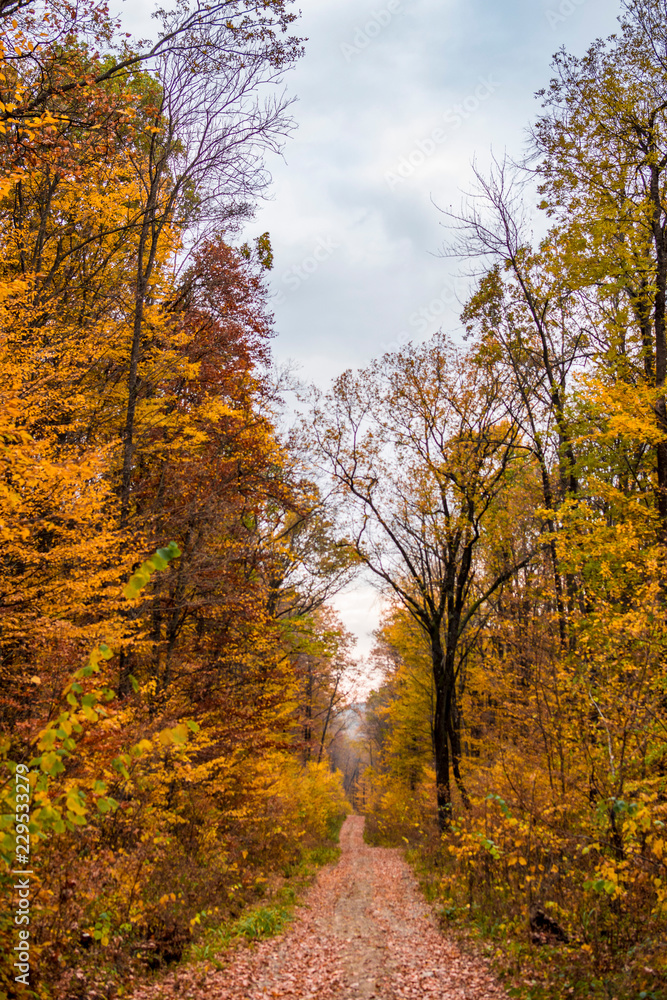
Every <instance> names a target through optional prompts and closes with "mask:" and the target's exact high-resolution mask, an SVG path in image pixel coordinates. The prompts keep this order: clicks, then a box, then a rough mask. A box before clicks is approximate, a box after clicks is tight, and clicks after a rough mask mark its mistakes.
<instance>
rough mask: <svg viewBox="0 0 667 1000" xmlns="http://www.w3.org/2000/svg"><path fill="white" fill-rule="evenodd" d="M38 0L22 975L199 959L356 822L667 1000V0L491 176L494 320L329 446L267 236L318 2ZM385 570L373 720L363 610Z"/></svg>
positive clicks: (27, 249) (1, 482)
mask: <svg viewBox="0 0 667 1000" xmlns="http://www.w3.org/2000/svg"><path fill="white" fill-rule="evenodd" d="M0 20H1V29H2V40H1V48H0V62H1V66H0V242H1V244H2V251H1V253H0V269H1V273H0V330H1V331H2V337H1V338H0V366H1V371H2V393H1V397H0V421H1V423H2V434H1V436H0V440H1V441H2V448H1V450H0V460H1V462H2V473H1V476H0V508H1V510H0V534H1V537H2V549H1V552H0V585H1V610H2V617H1V619H0V621H1V624H2V632H1V634H0V678H1V680H0V719H1V723H0V726H1V730H0V732H1V737H0V739H1V742H0V753H1V755H2V762H3V776H2V781H3V784H2V786H1V787H2V797H3V803H2V805H3V808H2V824H3V827H2V837H3V857H4V860H5V861H6V862H7V874H4V869H3V874H2V876H1V877H2V879H3V882H4V887H5V888H6V889H7V894H8V898H9V896H11V886H12V879H13V876H12V875H11V867H12V865H14V864H15V863H16V862H15V858H16V851H17V841H16V837H15V834H16V833H17V832H19V831H18V830H17V828H16V824H15V817H16V808H17V802H16V796H15V785H14V781H13V776H14V773H15V771H16V767H17V765H19V764H20V765H27V766H28V767H29V769H30V773H31V777H30V782H31V805H30V809H31V814H30V823H29V831H30V842H31V853H30V863H31V865H32V870H33V872H34V874H33V876H32V892H33V896H32V911H31V912H32V917H31V924H30V935H31V938H30V941H31V955H32V962H33V969H34V974H33V978H32V979H31V982H30V989H28V988H27V987H24V986H22V985H21V984H17V983H16V981H15V976H14V970H13V969H12V964H11V963H12V959H11V958H10V959H7V958H6V957H5V958H4V959H3V961H4V963H5V964H4V965H3V966H2V969H1V970H0V975H1V977H2V978H1V981H0V993H1V992H2V989H4V992H5V994H6V995H7V996H10V997H14V996H17V997H28V996H30V995H34V994H36V995H37V996H39V997H43V998H45V997H48V996H56V997H71V998H76V997H84V996H107V995H111V994H109V993H108V992H105V991H104V990H105V989H106V988H107V987H108V986H109V984H112V985H113V986H114V989H117V990H120V991H123V990H124V989H126V988H127V982H128V978H129V976H130V975H140V974H143V972H145V971H146V969H150V968H152V969H155V968H158V969H159V968H162V967H164V966H165V965H167V964H168V963H170V962H175V961H179V960H181V959H183V960H186V959H187V958H188V956H192V955H197V954H199V953H200V952H201V950H202V948H203V947H204V946H206V947H208V945H207V944H206V942H207V941H209V940H210V935H211V934H212V933H215V931H216V928H219V927H221V926H223V925H224V926H228V925H229V922H230V921H233V920H234V919H237V918H238V917H239V915H240V914H243V913H244V912H246V911H247V907H248V906H255V907H256V906H257V905H258V903H260V902H261V901H262V899H265V898H268V899H274V898H275V895H276V893H280V892H281V891H284V882H285V880H286V879H288V878H289V874H290V872H291V871H294V870H295V869H296V868H298V866H299V865H300V864H303V863H304V859H307V858H308V856H309V852H310V853H311V855H312V854H313V853H317V850H318V849H319V848H320V847H321V845H322V844H323V843H325V842H326V841H327V839H328V838H331V837H332V836H335V830H336V824H337V823H338V822H339V821H340V819H341V817H342V816H343V815H344V814H345V812H346V811H348V810H349V808H350V804H349V803H350V801H351V802H352V804H353V805H354V807H355V808H356V809H357V810H358V811H363V812H365V813H366V815H367V835H368V836H369V837H370V838H371V839H372V840H373V841H374V842H377V843H384V844H387V843H389V844H399V845H401V844H407V845H409V847H410V848H411V849H412V853H411V855H410V857H411V858H412V860H413V861H414V863H415V865H416V866H417V868H418V870H419V871H420V872H421V873H422V875H423V880H424V884H425V888H426V890H427V892H428V893H430V895H431V896H432V898H433V899H434V900H436V901H437V904H438V906H439V909H440V911H441V912H442V914H443V920H444V921H445V922H447V923H449V924H450V925H452V926H455V927H458V926H464V927H467V928H468V931H470V929H471V928H474V929H476V930H477V931H479V933H480V934H481V935H483V936H485V938H486V939H487V940H490V941H492V942H493V950H494V951H495V957H496V960H497V964H498V967H499V968H500V969H501V970H503V971H504V972H506V973H507V976H508V982H509V983H510V984H512V989H514V990H515V993H514V995H516V996H523V997H531V998H535V1000H537V998H547V997H548V998H557V997H567V996H580V997H589V996H591V997H601V998H602V997H606V998H611V997H617V998H619V1000H620V998H622V997H623V998H625V997H627V998H639V997H644V998H654V1000H656V998H660V997H665V996H667V949H666V947H665V940H666V937H667V835H666V833H665V825H666V824H667V672H666V669H665V661H666V658H667V617H666V614H667V612H666V606H665V605H666V598H665V580H667V549H666V547H667V388H666V386H665V383H666V380H667V326H666V324H667V315H666V310H667V2H666V0H624V3H623V5H622V15H621V20H620V25H619V30H618V33H617V35H616V36H614V37H613V38H611V39H610V40H607V41H599V42H596V43H594V44H593V45H592V47H591V48H590V50H589V51H588V52H587V54H586V55H585V56H583V57H582V58H575V57H574V56H571V55H569V54H568V53H567V52H565V51H562V52H560V53H559V54H558V55H557V56H556V57H555V61H554V63H553V66H552V73H553V76H552V79H551V82H550V84H549V85H548V87H547V88H546V89H545V90H544V92H543V93H542V94H541V95H540V101H541V110H540V112H539V114H538V115H537V117H536V120H535V122H534V123H533V124H532V126H531V127H530V131H529V138H530V144H529V153H528V156H527V158H526V160H525V161H524V162H522V163H520V164H516V163H513V162H511V161H510V160H503V161H498V160H496V161H494V162H493V164H492V166H491V169H490V170H489V171H487V172H484V171H482V170H477V169H474V168H473V175H472V182H473V184H474V186H475V187H474V193H473V196H472V197H471V198H470V199H469V201H468V202H467V203H466V204H464V205H463V207H462V208H461V210H460V212H457V213H454V214H453V213H447V214H446V215H445V218H444V221H445V222H446V228H447V233H448V239H447V242H446V244H445V246H444V247H443V253H444V254H445V255H449V256H452V257H455V258H458V259H460V260H462V261H463V264H462V267H463V268H465V269H467V270H468V271H469V272H471V273H473V274H474V279H473V281H472V283H471V294H470V297H469V299H468V301H467V302H466V303H465V306H464V309H463V312H462V317H461V319H462V324H463V328H464V336H463V337H461V338H459V339H457V340H454V339H451V338H450V337H447V336H445V335H444V334H442V333H440V334H438V335H436V336H435V337H433V338H431V339H430V340H428V341H426V342H423V343H414V344H408V345H406V346H405V347H404V348H402V349H400V350H398V351H396V352H393V353H389V354H386V355H385V356H384V357H382V358H379V359H378V360H376V361H374V362H372V363H371V364H370V365H368V367H366V368H365V369H363V370H361V371H356V372H354V371H348V372H345V373H344V374H342V375H341V376H340V377H339V378H337V379H336V380H335V382H334V383H333V385H332V387H331V389H330V390H329V391H317V390H312V392H310V393H308V392H306V391H305V390H304V391H303V392H302V393H301V398H302V411H303V418H302V419H300V420H299V419H297V420H296V422H295V424H294V426H293V427H292V428H291V429H289V430H288V431H285V430H284V427H283V398H284V394H285V392H286V391H287V390H288V389H290V388H292V386H291V383H290V381H289V379H290V376H289V374H287V375H285V374H284V373H280V372H278V371H276V370H275V368H274V367H273V365H272V363H271V352H270V341H271V337H272V336H273V334H274V328H273V318H272V315H271V311H270V302H269V299H268V293H267V275H268V271H270V269H271V266H272V260H273V258H272V250H271V242H270V236H269V234H268V233H267V234H264V235H263V236H261V237H259V238H258V239H256V240H254V241H250V242H247V241H246V242H244V237H243V227H244V225H245V224H246V223H247V221H248V220H249V219H250V218H251V217H252V215H253V211H254V207H255V203H256V200H257V198H258V197H259V196H261V194H262V193H263V191H265V189H266V187H267V184H268V183H269V177H268V175H267V172H266V169H265V156H266V153H267V152H269V151H275V150H279V149H280V148H281V146H282V144H283V142H284V141H285V139H286V138H287V137H288V135H289V132H290V130H291V128H292V121H291V119H290V111H289V99H288V98H285V97H284V96H283V90H282V78H283V74H284V71H285V70H286V69H287V68H289V66H290V65H292V64H293V62H294V61H295V60H296V59H297V58H299V56H300V55H301V53H302V41H301V40H300V39H299V38H298V37H297V36H296V34H293V31H296V30H297V29H298V25H295V23H294V22H295V15H294V14H293V13H290V11H289V10H288V4H287V2H286V0H257V2H255V0H220V2H218V3H213V4H209V5H207V6H203V5H202V6H201V7H188V6H187V4H186V3H185V2H184V3H182V4H178V5H177V6H176V8H175V10H174V11H173V12H172V13H164V14H162V15H161V20H160V21H159V22H158V24H159V28H160V31H159V35H158V36H157V38H158V40H157V41H156V42H155V43H149V44H147V45H145V46H144V47H143V48H142V44H143V43H142V44H140V43H138V42H136V41H135V40H133V39H132V38H130V37H129V36H127V35H126V34H125V33H124V32H122V31H121V29H120V27H119V25H118V24H116V23H114V21H113V19H112V18H110V16H109V14H108V12H107V10H106V8H105V6H104V5H103V4H100V5H99V6H94V5H93V4H92V3H85V2H83V3H81V5H76V4H75V3H69V2H64V0H63V2H61V0H41V2H26V0H0ZM533 210H534V214H533ZM540 211H541V216H539V218H540V220H541V221H540V226H541V227H542V228H541V231H544V232H546V236H544V238H542V239H541V240H536V239H535V238H534V237H533V229H534V220H535V218H536V217H538V213H539V212H540ZM545 220H546V224H545ZM357 573H362V574H365V576H366V578H367V579H368V578H370V579H373V580H375V581H376V582H377V584H378V586H379V587H380V589H381V590H382V592H383V593H384V595H385V598H386V604H385V607H386V612H385V615H384V618H383V622H382V624H381V627H380V628H379V630H378V633H377V646H376V651H375V661H374V665H375V667H376V668H379V670H380V671H381V676H382V678H383V681H382V683H381V684H380V685H379V686H378V687H377V690H375V691H373V692H372V693H371V694H370V695H369V696H368V699H367V701H366V704H365V705H364V706H360V705H359V704H353V700H354V699H355V698H357V701H358V692H357V693H356V694H355V687H354V684H355V679H356V676H357V674H358V671H359V665H358V664H357V663H356V662H355V658H354V651H353V640H352V637H351V636H350V635H349V634H348V633H347V632H346V630H345V628H344V627H343V625H342V623H341V622H340V620H339V619H338V618H337V617H336V615H335V613H334V612H333V611H332V609H331V606H330V604H329V603H328V602H329V599H330V598H331V596H332V595H333V594H335V593H336V592H337V591H338V590H339V589H340V588H341V587H343V586H345V585H346V584H347V583H348V582H349V581H350V580H351V579H352V578H353V576H354V574H357ZM281 887H282V889H281ZM266 912H269V911H268V910H267V911H266ZM14 934H15V927H14V923H13V914H12V913H11V912H10V911H7V912H6V913H4V912H3V914H2V916H1V917H0V940H1V942H2V946H3V954H4V956H8V955H11V949H12V947H13V940H14ZM197 948H199V952H197ZM81 970H83V972H82V971H81ZM142 970H143V972H142ZM96 976H97V979H96V978H95V977H96ZM91 984H92V985H91ZM95 984H97V985H95ZM96 990H99V991H98V992H96ZM30 991H32V993H31V992H30Z"/></svg>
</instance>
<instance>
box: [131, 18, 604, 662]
mask: <svg viewBox="0 0 667 1000" xmlns="http://www.w3.org/2000/svg"><path fill="white" fill-rule="evenodd" d="M114 7H115V9H117V10H122V11H123V20H124V21H125V23H126V25H127V27H128V28H129V29H130V30H133V31H135V32H136V33H138V34H141V35H144V36H145V35H148V34H152V33H153V28H152V25H151V21H150V11H151V5H150V4H149V3H144V2H143V0H140V2H139V3H137V2H136V0H116V3H115V4H114ZM618 11H619V2H618V0H504V2H503V0H305V3H304V4H303V16H302V19H301V22H300V33H301V34H303V35H305V36H307V37H308V42H307V44H306V54H305V56H304V58H303V59H302V60H301V61H300V63H299V64H298V66H297V67H296V69H295V70H294V71H292V72H291V73H289V74H288V77H287V86H288V89H289V92H290V93H291V94H293V95H295V96H296V97H298V103H297V104H295V106H294V116H295V119H296V122H297V124H298V130H297V132H296V133H295V134H294V135H293V136H292V137H291V138H290V140H289V141H288V143H287V145H286V147H285V150H284V158H283V159H280V158H278V157H274V158H272V160H271V162H270V167H271V171H272V174H273V178H274V182H273V186H272V189H271V192H270V200H269V201H267V202H265V203H264V204H263V205H262V206H261V207H260V210H259V212H258V215H257V219H256V220H255V223H253V226H252V227H251V228H250V230H249V235H257V234H259V233H261V232H263V231H265V230H269V232H270V234H271V240H272V244H273V248H274V253H275V265H274V271H273V277H272V289H273V293H274V299H273V305H274V311H275V315H276V321H277V330H278V337H277V339H276V341H275V342H274V352H275V355H276V359H277V360H278V362H284V361H287V360H288V359H289V360H292V361H293V362H295V363H296V364H297V365H298V366H299V370H300V375H301V377H302V378H303V379H304V380H307V381H315V382H317V383H318V384H320V385H322V386H324V385H326V384H327V382H328V381H329V380H330V379H331V378H333V377H334V376H336V375H338V374H339V373H340V372H341V371H343V370H344V369H345V368H349V367H358V366H360V365H363V364H365V363H366V362H367V361H369V360H370V359H371V358H372V357H374V356H376V355H378V354H380V353H382V352H384V351H385V350H388V349H391V348H395V347H397V346H399V345H400V344H401V343H404V342H405V341H406V340H408V339H416V338H417V339H423V338H425V337H426V336H428V335H429V334H431V333H433V332H435V331H436V330H437V329H438V328H439V327H441V326H442V327H444V328H445V329H447V330H449V331H450V332H452V333H454V334H455V333H456V330H457V325H458V323H457V317H458V313H459V311H460V306H459V304H458V300H459V299H461V298H462V297H464V296H465V289H466V283H465V281H463V280H462V279H461V277H460V276H457V266H456V263H455V262H452V261H450V260H443V259H442V258H440V257H438V255H437V254H438V249H439V247H440V246H441V244H442V241H443V239H444V238H445V230H444V229H443V226H442V223H443V221H444V220H443V217H442V215H441V214H440V213H439V212H438V208H437V206H441V207H449V206H454V207H457V206H458V205H459V203H460V200H461V192H462V191H463V190H465V189H466V187H467V186H468V185H469V180H470V162H471V160H472V159H473V157H476V158H477V160H478V162H479V164H480V165H481V166H483V165H484V164H485V163H488V160H489V156H490V150H491V148H493V150H494V152H495V153H496V154H500V155H502V154H503V152H504V151H505V150H507V152H508V153H509V154H510V155H513V156H515V157H517V156H519V155H520V154H521V152H522V150H523V148H524V146H523V143H524V129H525V127H526V125H527V123H528V122H529V121H530V120H531V118H533V117H534V115H535V114H536V112H537V110H538V107H539V105H538V102H537V101H536V99H535V97H534V94H535V91H536V90H538V89H539V88H540V87H543V86H545V85H546V84H547V83H548V81H549V76H550V70H549V64H550V60H551V56H552V54H553V53H554V52H555V51H556V50H557V49H558V48H560V47H561V46H563V45H565V46H566V47H567V48H568V49H569V50H571V51H574V52H578V53H582V52H583V51H584V50H585V49H586V47H587V46H588V44H589V43H590V42H591V41H592V40H593V39H594V38H596V37H598V36H600V35H607V34H610V33H611V32H613V31H614V30H615V28H616V17H617V15H618ZM337 604H338V607H339V609H340V611H341V613H342V614H343V617H344V619H345V621H346V623H347V625H348V627H349V628H351V629H352V630H353V631H354V632H356V633H357V634H358V635H359V638H360V641H359V648H360V651H361V652H365V651H366V650H367V649H368V648H369V646H370V637H369V634H370V631H371V630H372V628H374V627H375V625H376V623H377V615H378V603H377V600H376V598H375V596H374V592H373V590H372V589H371V588H370V587H368V586H366V585H363V584H358V585H357V586H356V587H355V588H354V589H353V590H352V591H351V592H350V593H348V594H344V595H340V596H339V598H338V601H337Z"/></svg>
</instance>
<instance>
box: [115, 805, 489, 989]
mask: <svg viewBox="0 0 667 1000" xmlns="http://www.w3.org/2000/svg"><path fill="white" fill-rule="evenodd" d="M363 827H364V820H363V817H361V816H349V817H348V818H347V820H346V821H345V824H344V825H343V829H342V831H341V837H340V845H341V851H342V853H341V859H340V861H339V863H338V864H337V865H335V866H328V867H326V868H324V869H322V871H321V872H320V874H319V876H318V878H317V881H316V882H315V884H314V885H313V887H312V888H311V890H310V891H309V894H308V897H307V899H306V904H305V906H303V907H302V908H301V909H300V910H299V911H298V914H297V916H296V918H295V920H294V922H293V923H292V924H291V925H290V928H289V930H288V931H286V932H285V933H284V934H282V935H281V936H280V937H277V938H273V939H272V940H269V941H264V942H262V943H261V944H260V945H258V946H257V947H256V948H254V949H248V950H244V951H240V952H238V953H237V954H236V955H235V956H234V959H233V961H232V964H231V965H230V966H229V968H227V969H224V970H222V971H213V972H208V973H205V972H201V971H199V972H194V971H193V970H192V969H190V970H183V972H182V973H179V974H177V975H176V976H175V977H173V978H171V977H170V980H171V981H166V982H163V983H162V984H161V986H160V987H159V988H156V987H152V988H151V989H148V990H141V991H137V992H136V993H135V994H134V1000H157V998H158V997H160V998H165V1000H172V998H173V1000H175V998H176V997H178V998H179V1000H190V998H191V1000H204V998H206V1000H274V998H292V1000H371V998H375V1000H398V998H404V1000H417V998H419V1000H422V998H429V997H433V998H438V1000H501V998H504V997H505V994H504V993H503V991H502V990H501V988H500V987H499V986H498V985H496V984H495V983H494V982H493V979H492V977H491V975H490V973H489V972H488V970H487V968H486V967H485V965H484V964H483V963H482V962H480V961H478V960H475V959H472V958H470V957H467V956H464V955H462V954H461V952H460V951H459V950H458V948H457V947H456V945H455V944H453V943H452V942H450V941H447V940H446V939H445V938H443V937H442V935H441V934H440V933H439V931H438V930H437V927H436V924H435V921H434V918H433V916H432V914H431V912H430V910H429V908H428V906H427V905H426V904H425V903H424V901H423V899H422V897H421V895H420V893H419V890H418V888H417V886H416V883H415V879H414V876H413V874H412V872H411V871H410V869H409V868H408V866H407V864H406V862H405V861H404V860H403V858H402V856H401V852H400V851H397V850H389V849H387V848H379V847H368V846H367V845H366V844H364V842H363V836H362V834H363Z"/></svg>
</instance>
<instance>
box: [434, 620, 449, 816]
mask: <svg viewBox="0 0 667 1000" xmlns="http://www.w3.org/2000/svg"><path fill="white" fill-rule="evenodd" d="M431 658H432V662H433V680H434V683H435V712H434V717H433V755H434V757H435V783H436V791H437V800H438V826H439V827H440V829H441V830H446V829H448V827H449V826H450V824H451V821H452V789H451V778H450V769H451V761H450V756H449V730H450V726H451V719H450V715H451V710H452V685H451V684H450V683H448V678H447V675H446V670H445V656H444V650H443V648H442V640H441V638H440V627H439V626H437V627H434V628H433V630H432V632H431Z"/></svg>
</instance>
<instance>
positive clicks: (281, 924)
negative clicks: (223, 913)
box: [187, 816, 345, 968]
mask: <svg viewBox="0 0 667 1000" xmlns="http://www.w3.org/2000/svg"><path fill="white" fill-rule="evenodd" d="M344 820H345V816H341V817H339V818H337V819H336V820H335V821H332V823H331V824H330V825H329V829H328V830H327V836H328V840H327V841H325V842H324V843H320V844H316V845H315V846H313V847H303V848H302V849H301V852H300V854H299V857H298V858H297V859H295V860H294V861H292V862H290V863H289V864H286V865H285V866H284V868H283V871H282V875H283V877H284V879H285V882H284V883H283V884H282V885H280V886H279V887H278V888H276V889H275V890H274V893H273V898H271V899H270V900H268V901H266V902H264V903H263V904H262V905H259V906H253V907H251V908H249V909H247V910H246V911H245V912H244V913H242V914H240V916H238V917H236V918H235V919H233V920H227V921H224V922H223V923H220V924H217V925H216V926H213V927H206V928H205V929H204V930H203V931H202V934H201V936H200V938H199V940H198V941H196V942H194V943H193V944H192V945H191V946H190V950H189V955H188V959H187V960H188V961H194V962H201V961H206V962H210V963H211V964H212V965H213V966H214V967H215V968H224V966H225V965H226V962H225V960H224V956H225V953H226V952H228V951H229V950H230V949H232V948H234V947H235V946H237V945H239V944H243V943H246V944H251V943H253V942H255V941H262V940H264V939H265V938H270V937H275V936H276V935H277V934H280V933H282V931H283V930H284V929H285V927H286V926H287V925H288V924H289V922H290V921H291V920H292V918H293V916H294V910H295V908H296V907H297V906H298V904H299V903H300V901H301V899H302V897H303V895H304V893H305V891H306V889H307V888H308V886H310V884H311V883H312V881H313V879H314V878H315V875H316V874H317V872H318V870H319V869H320V868H322V867H323V866H324V865H329V864H334V863H335V862H336V861H338V858H339V857H340V847H338V843H337V842H338V837H339V834H340V829H341V826H342V825H343V821H344Z"/></svg>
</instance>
